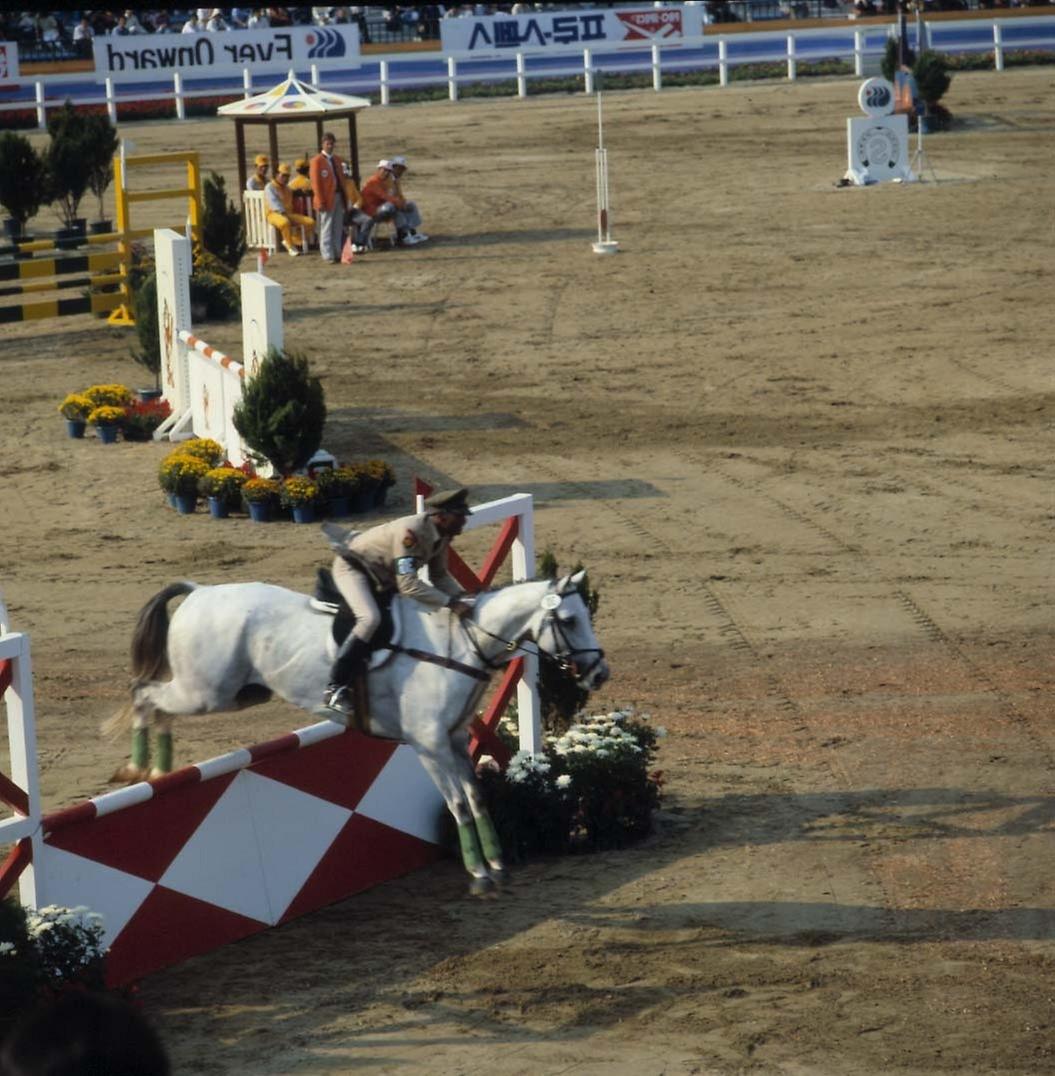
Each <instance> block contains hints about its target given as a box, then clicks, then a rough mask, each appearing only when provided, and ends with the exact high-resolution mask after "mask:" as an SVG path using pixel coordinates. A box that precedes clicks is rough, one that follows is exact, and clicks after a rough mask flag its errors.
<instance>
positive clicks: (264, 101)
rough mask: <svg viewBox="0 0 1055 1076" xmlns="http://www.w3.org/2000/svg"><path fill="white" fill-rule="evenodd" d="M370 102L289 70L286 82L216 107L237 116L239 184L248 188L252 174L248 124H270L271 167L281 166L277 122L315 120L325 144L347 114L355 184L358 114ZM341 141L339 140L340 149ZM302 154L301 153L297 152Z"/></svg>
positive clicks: (319, 138)
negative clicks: (329, 132)
mask: <svg viewBox="0 0 1055 1076" xmlns="http://www.w3.org/2000/svg"><path fill="white" fill-rule="evenodd" d="M369 107H370V102H369V100H368V99H367V98H365V97H351V96H349V95H348V94H346V93H335V92H333V91H332V90H320V89H319V88H318V87H317V86H312V85H310V84H309V83H307V82H301V81H300V80H299V79H298V78H297V77H296V75H295V74H294V73H293V72H292V71H290V73H289V77H288V78H287V79H286V80H285V82H281V83H279V84H278V85H277V86H275V87H274V88H273V89H270V90H267V91H266V92H265V93H258V94H256V95H255V96H253V97H247V98H246V99H245V100H243V101H232V102H231V103H230V104H229V105H221V106H220V108H218V109H217V114H218V115H220V116H230V117H231V119H233V120H234V133H235V142H236V143H237V147H238V186H239V189H240V190H243V191H244V190H245V184H246V180H247V179H248V176H249V169H248V164H247V161H246V151H245V128H246V126H247V125H250V126H263V125H266V126H267V134H268V148H269V150H270V157H271V171H272V173H274V170H275V169H276V168H277V167H278V164H279V161H280V160H281V158H280V157H279V153H278V125H279V124H280V123H314V124H315V135H316V138H315V144H316V146H320V145H321V144H322V135H323V131H324V129H325V128H326V127H328V126H330V125H331V122H332V121H333V120H339V119H342V118H344V117H347V119H348V146H349V164H350V165H351V169H352V177H353V178H354V179H355V183H356V186H359V185H360V177H359V142H358V134H357V131H356V121H355V117H356V114H357V113H358V112H360V111H361V110H362V109H364V108H369ZM339 149H340V145H339V144H338V150H339ZM299 155H300V154H299V153H298V154H297V156H299Z"/></svg>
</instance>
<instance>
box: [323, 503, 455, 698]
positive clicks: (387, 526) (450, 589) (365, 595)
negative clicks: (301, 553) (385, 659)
mask: <svg viewBox="0 0 1055 1076" xmlns="http://www.w3.org/2000/svg"><path fill="white" fill-rule="evenodd" d="M468 498H469V491H468V490H465V489H449V490H443V491H442V492H440V493H434V494H433V495H432V496H431V497H429V498H428V499H427V500H426V501H425V511H424V512H422V513H420V514H419V515H414V516H403V517H402V518H401V519H394V520H392V522H391V523H382V524H380V525H379V526H376V527H371V528H370V530H367V531H363V532H362V533H361V534H355V535H354V536H352V538H351V539H350V540H349V541H348V542H347V543H346V544H345V546H344V548H343V549H342V550H341V552H339V553H338V554H337V556H336V557H335V558H334V561H333V581H334V583H336V584H337V589H338V590H339V591H340V592H341V596H342V597H343V598H344V600H345V601H346V602H347V603H348V605H349V607H350V608H351V610H352V612H353V613H354V614H355V626H354V627H353V628H352V632H351V634H350V635H349V636H348V638H347V639H345V641H344V643H343V644H342V645H341V648H340V650H338V652H337V660H336V661H335V662H334V664H333V669H332V671H331V673H330V683H329V685H328V686H327V688H326V695H325V703H326V705H327V706H328V707H329V708H330V709H331V710H336V711H337V712H338V713H342V714H346V715H347V714H351V713H352V712H353V709H354V706H353V702H352V697H351V696H352V693H351V692H350V691H349V690H348V689H349V687H350V685H351V684H352V683H353V682H354V680H355V677H356V676H357V675H358V674H359V673H360V672H361V671H362V670H363V669H364V668H365V666H366V659H367V657H368V655H369V653H370V640H371V638H372V637H373V635H374V632H375V631H377V628H378V625H379V624H380V623H381V614H380V613H379V612H378V608H377V602H376V601H375V600H374V595H373V592H372V587H371V581H373V583H374V584H375V585H376V586H377V588H378V589H379V590H381V591H382V592H388V593H391V592H394V591H398V592H399V593H400V594H402V595H404V596H405V597H408V598H414V599H416V600H417V601H419V602H421V603H422V605H426V606H429V607H431V608H433V609H441V608H447V609H450V610H451V612H453V613H454V614H455V615H457V616H460V617H464V616H468V615H469V614H470V613H471V612H472V605H471V604H470V602H469V601H468V600H466V593H465V591H463V590H462V589H461V587H459V586H458V584H457V583H456V582H455V581H454V579H453V578H452V577H451V575H450V573H449V572H448V570H447V550H448V549H449V548H450V544H451V539H452V538H454V537H455V536H456V535H459V534H461V532H462V530H463V529H464V527H465V520H466V517H468V516H470V515H472V513H471V512H470V510H469V501H468ZM425 564H427V565H428V568H429V578H430V579H431V580H432V583H431V585H430V584H429V583H426V582H425V581H424V580H423V579H421V578H420V577H419V576H418V569H419V568H420V567H421V566H422V565H425Z"/></svg>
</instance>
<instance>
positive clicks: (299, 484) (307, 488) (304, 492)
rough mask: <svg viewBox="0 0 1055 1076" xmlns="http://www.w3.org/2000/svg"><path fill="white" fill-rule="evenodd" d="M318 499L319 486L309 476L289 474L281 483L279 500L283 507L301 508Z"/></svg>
mask: <svg viewBox="0 0 1055 1076" xmlns="http://www.w3.org/2000/svg"><path fill="white" fill-rule="evenodd" d="M318 499H319V487H318V485H316V483H315V482H313V481H312V480H311V479H310V478H305V477H303V476H302V475H291V476H290V477H289V478H287V479H286V480H285V481H284V482H283V483H282V489H281V492H280V494H279V500H280V502H281V504H282V507H283V508H302V507H303V506H305V505H308V504H315V503H316V501H318Z"/></svg>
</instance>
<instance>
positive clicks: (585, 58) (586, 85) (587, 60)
mask: <svg viewBox="0 0 1055 1076" xmlns="http://www.w3.org/2000/svg"><path fill="white" fill-rule="evenodd" d="M582 75H583V89H584V90H585V91H586V93H587V94H591V93H593V54H592V53H591V52H590V50H589V49H583V50H582Z"/></svg>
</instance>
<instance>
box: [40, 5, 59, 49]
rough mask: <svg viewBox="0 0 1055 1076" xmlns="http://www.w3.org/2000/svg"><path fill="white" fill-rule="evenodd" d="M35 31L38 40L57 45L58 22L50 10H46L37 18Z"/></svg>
mask: <svg viewBox="0 0 1055 1076" xmlns="http://www.w3.org/2000/svg"><path fill="white" fill-rule="evenodd" d="M37 31H38V33H39V34H40V40H41V41H42V42H43V43H44V44H45V45H57V44H58V41H59V37H60V34H59V22H58V19H56V18H55V16H54V15H52V14H51V12H50V11H46V12H45V13H44V14H43V15H41V16H40V18H39V19H37Z"/></svg>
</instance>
